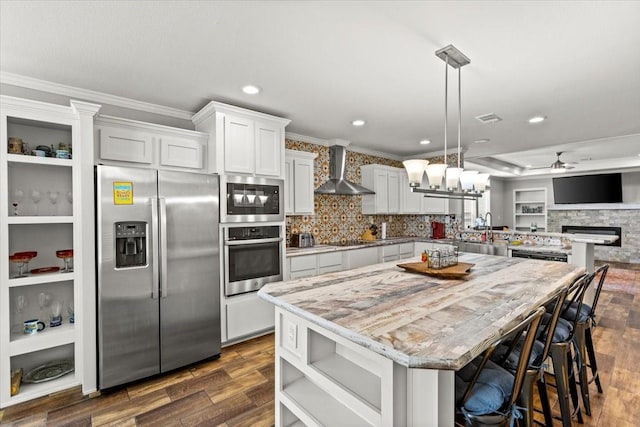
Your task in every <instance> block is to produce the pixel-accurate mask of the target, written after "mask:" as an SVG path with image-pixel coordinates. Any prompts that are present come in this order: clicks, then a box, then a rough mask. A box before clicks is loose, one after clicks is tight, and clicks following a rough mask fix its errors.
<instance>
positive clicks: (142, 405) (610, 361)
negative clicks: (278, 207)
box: [0, 265, 640, 427]
mask: <svg viewBox="0 0 640 427" xmlns="http://www.w3.org/2000/svg"><path fill="white" fill-rule="evenodd" d="M613 267H614V266H613V265H612V268H611V269H610V270H609V276H608V277H607V283H606V286H605V290H604V291H603V294H602V296H601V301H600V303H599V309H598V311H599V316H598V317H599V322H598V326H597V328H595V331H594V341H595V345H596V351H597V360H598V365H599V368H600V377H601V380H602V383H603V386H604V389H605V390H604V393H603V394H598V393H597V392H596V389H595V385H594V384H592V385H591V389H590V390H591V405H592V411H593V412H592V415H591V417H585V424H584V425H585V426H598V427H609V426H615V427H624V426H634V427H635V426H637V425H640V421H639V420H640V370H639V369H638V367H639V366H640V268H639V267H638V266H637V265H633V266H624V265H616V266H615V267H616V268H613ZM620 267H625V268H620ZM273 360H274V336H273V334H270V335H266V336H263V337H259V338H256V339H253V340H250V341H247V342H244V343H240V344H236V345H233V346H230V347H226V348H224V349H223V350H222V356H221V357H220V359H218V360H215V361H210V362H205V363H201V364H197V365H195V366H192V367H189V368H186V369H182V370H178V371H176V372H173V373H170V374H167V375H164V376H162V377H158V378H153V379H150V380H147V381H143V382H140V383H137V384H133V385H129V386H127V387H124V388H120V389H118V390H115V391H112V392H110V393H105V394H102V395H100V396H97V397H93V398H89V397H86V396H82V394H81V392H80V390H79V389H78V388H75V389H71V390H68V391H65V392H61V393H56V394H55V395H51V396H49V397H44V398H40V399H36V400H33V401H30V402H27V403H24V404H20V405H16V406H11V407H8V408H6V409H4V410H0V424H2V425H10V426H78V427H80V426H102V425H108V426H147V425H148V426H185V427H186V426H228V427H231V426H271V425H273V422H274V401H273V396H274V363H273ZM552 395H553V394H552ZM553 409H554V411H555V412H556V413H558V412H559V411H558V408H557V404H556V401H555V398H554V399H553ZM556 425H560V422H559V421H558V422H557V423H556ZM575 425H579V424H577V423H575ZM338 427H339V426H338Z"/></svg>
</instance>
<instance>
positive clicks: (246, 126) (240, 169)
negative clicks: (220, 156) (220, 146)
mask: <svg viewBox="0 0 640 427" xmlns="http://www.w3.org/2000/svg"><path fill="white" fill-rule="evenodd" d="M254 138H255V136H254V133H253V120H249V119H245V118H243V117H235V116H230V115H226V116H225V117H224V170H225V172H232V173H234V172H235V173H247V174H250V173H253V171H254V166H253V163H254V160H253V159H254V154H255V152H254V149H253V148H254V140H255V139H254Z"/></svg>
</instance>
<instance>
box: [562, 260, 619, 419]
mask: <svg viewBox="0 0 640 427" xmlns="http://www.w3.org/2000/svg"><path fill="white" fill-rule="evenodd" d="M607 271H609V264H605V265H603V266H601V267H600V268H598V269H597V270H596V271H595V273H594V276H595V277H598V275H600V278H599V280H598V284H597V285H596V291H595V295H594V297H593V301H592V302H591V305H589V304H585V303H583V304H582V306H581V307H580V308H579V309H578V307H577V304H575V303H574V304H568V303H565V306H566V307H565V310H564V311H563V313H562V317H563V318H564V319H567V320H570V319H573V318H575V317H576V316H577V318H578V321H577V323H576V331H575V337H576V345H577V347H578V353H579V355H580V360H581V361H582V363H581V366H580V370H579V372H578V375H579V377H580V382H579V384H580V392H581V394H582V403H583V405H584V412H585V413H586V414H587V415H591V402H590V401H589V384H590V383H591V382H593V381H595V383H596V386H597V388H598V393H602V384H600V377H599V376H598V364H597V362H596V352H595V349H594V347H593V336H592V334H591V329H592V328H595V327H596V320H595V316H596V306H597V305H598V299H599V298H600V292H601V291H602V285H603V284H604V280H605V278H606V277H607ZM593 282H594V283H595V281H593ZM578 310H579V314H577V313H578ZM587 357H588V358H589V362H588V363H587ZM587 367H590V368H591V380H589V379H588V378H587Z"/></svg>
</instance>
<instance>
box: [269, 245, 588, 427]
mask: <svg viewBox="0 0 640 427" xmlns="http://www.w3.org/2000/svg"><path fill="white" fill-rule="evenodd" d="M404 261H405V262H415V261H417V259H413V258H412V259H409V260H404ZM460 261H461V262H467V263H472V264H475V265H474V266H473V268H472V269H471V274H469V275H468V276H467V277H466V278H465V279H456V280H443V279H436V278H433V277H429V276H424V275H421V274H413V273H408V272H405V271H404V270H402V269H401V268H399V267H397V265H396V264H397V262H388V263H382V264H377V265H373V266H367V267H363V268H359V269H353V270H348V271H342V272H336V273H329V274H324V275H321V276H316V277H311V278H305V279H299V280H294V281H289V282H277V283H270V284H267V285H265V286H264V287H263V288H262V289H261V290H260V292H259V295H260V296H261V297H262V298H264V299H266V300H267V301H270V302H271V303H273V304H274V305H275V306H276V392H275V396H276V399H275V402H276V403H275V405H276V408H275V410H276V425H277V426H285V425H297V424H295V423H298V422H299V423H302V424H305V425H340V426H346V425H374V426H391V425H393V426H402V425H407V426H443V425H444V426H446V425H453V421H454V415H455V402H454V373H455V370H457V369H460V368H461V367H463V366H464V365H465V364H467V363H468V362H469V361H470V360H472V359H473V358H474V357H476V356H477V355H479V354H481V353H482V351H484V350H485V349H486V348H487V347H488V346H489V344H490V343H491V342H492V341H494V340H495V339H496V338H497V337H499V336H500V335H501V334H502V333H504V332H505V331H507V330H508V329H509V328H510V327H511V326H513V325H515V324H516V323H517V322H518V321H520V320H522V319H524V318H525V317H526V315H527V314H528V313H529V312H530V311H532V310H533V309H534V308H536V307H537V306H539V305H541V304H542V303H544V302H545V301H547V300H548V298H549V296H550V295H552V294H553V293H554V292H555V291H557V290H558V289H560V288H562V287H565V286H568V285H569V284H570V283H571V282H572V281H573V280H574V278H576V277H578V276H579V275H580V274H581V273H582V272H583V271H584V269H583V268H581V267H577V266H575V265H572V264H566V263H558V262H550V261H538V260H528V259H521V258H505V257H497V256H489V255H476V254H463V255H461V256H460Z"/></svg>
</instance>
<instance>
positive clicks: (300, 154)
mask: <svg viewBox="0 0 640 427" xmlns="http://www.w3.org/2000/svg"><path fill="white" fill-rule="evenodd" d="M317 156H318V154H317V153H307V152H304V151H295V150H285V161H284V168H285V178H284V191H285V193H284V207H285V209H284V211H285V214H287V215H313V214H314V203H313V202H314V200H313V160H314V159H315V158H316V157H317Z"/></svg>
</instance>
